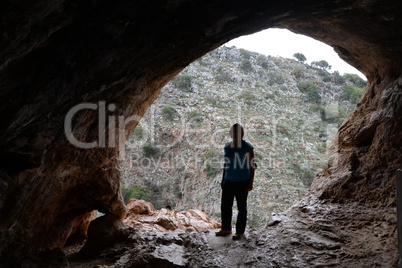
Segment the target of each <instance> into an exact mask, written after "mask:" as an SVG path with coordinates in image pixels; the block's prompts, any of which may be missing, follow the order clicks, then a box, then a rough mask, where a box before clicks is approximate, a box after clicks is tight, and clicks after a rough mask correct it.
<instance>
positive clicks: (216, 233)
mask: <svg viewBox="0 0 402 268" xmlns="http://www.w3.org/2000/svg"><path fill="white" fill-rule="evenodd" d="M230 234H232V231H226V230H220V231H217V232H215V235H216V236H228V235H230Z"/></svg>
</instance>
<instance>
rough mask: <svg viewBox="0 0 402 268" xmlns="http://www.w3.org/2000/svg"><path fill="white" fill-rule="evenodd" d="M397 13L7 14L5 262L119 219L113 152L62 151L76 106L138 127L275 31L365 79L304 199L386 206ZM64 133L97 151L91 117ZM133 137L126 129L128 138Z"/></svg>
mask: <svg viewBox="0 0 402 268" xmlns="http://www.w3.org/2000/svg"><path fill="white" fill-rule="evenodd" d="M401 7H402V3H400V2H398V1H388V2H387V4H386V5H385V4H384V2H383V1H379V0H373V1H365V0H364V1H363V0H355V1H346V0H344V1H342V0H341V1H312V0H310V1H295V0H284V1H280V2H278V1H257V0H250V1H246V2H243V1H190V0H188V1H162V2H158V4H155V3H154V2H151V1H145V0H144V1H135V2H134V1H119V2H118V3H116V2H110V1H91V2H83V1H53V2H49V1H35V2H28V1H19V2H6V1H4V2H2V3H1V4H0V13H1V17H2V21H1V22H0V23H1V24H0V25H1V27H0V29H1V31H2V39H1V41H0V87H1V93H0V94H1V100H2V105H1V106H0V122H1V124H0V130H1V131H0V138H1V139H0V159H1V161H0V167H1V168H0V174H1V175H0V197H1V198H0V229H1V237H2V240H3V242H4V243H2V244H1V246H0V252H1V253H2V257H4V256H22V255H23V254H25V253H24V252H30V251H35V250H40V249H44V248H52V247H61V246H63V244H64V243H65V241H66V240H67V238H68V237H69V236H70V235H71V233H72V232H74V231H76V230H77V228H78V227H77V225H79V224H80V223H82V222H85V220H83V219H82V217H83V215H89V214H90V212H91V211H92V210H94V209H97V210H100V211H102V212H105V213H108V214H113V215H115V216H116V217H117V218H122V217H124V215H125V208H124V205H123V203H122V201H121V196H120V191H119V175H120V174H119V170H118V149H117V147H108V146H105V147H102V146H101V147H97V148H92V149H81V148H77V147H76V146H74V145H72V144H71V143H70V142H68V141H67V139H66V135H65V125H64V124H65V118H66V114H68V112H69V111H70V110H71V108H72V107H75V106H76V105H78V104H80V103H95V104H99V102H100V101H104V102H105V104H110V103H113V104H114V105H116V107H117V108H116V111H115V113H116V114H118V115H121V116H124V117H126V118H127V117H130V116H133V115H136V116H138V117H141V116H142V115H143V114H144V112H145V111H146V109H147V107H148V106H149V105H150V104H151V103H152V102H153V101H154V100H155V98H157V96H158V94H159V91H160V89H161V88H162V87H163V86H164V85H165V84H166V83H167V82H168V81H169V80H170V79H171V78H172V77H174V75H176V74H177V73H178V72H180V71H181V70H182V69H183V68H184V67H185V66H187V65H188V64H190V63H191V62H192V61H194V60H196V59H197V58H199V57H201V56H202V55H204V54H205V53H207V52H209V51H211V50H213V49H215V48H217V47H219V46H220V45H222V44H224V43H225V42H227V41H229V40H231V39H233V38H235V37H238V36H240V35H244V34H250V33H253V32H256V31H259V30H262V29H266V28H270V27H279V28H287V29H290V30H292V31H294V32H296V33H301V34H306V35H308V36H311V37H313V38H315V39H317V40H320V41H323V42H325V43H327V44H328V45H330V46H332V47H334V49H335V50H336V51H337V52H338V53H339V55H340V56H341V57H342V58H343V59H345V60H346V61H347V62H349V63H350V64H352V65H353V66H355V67H356V68H358V69H359V70H360V71H362V72H363V73H364V74H365V75H366V76H367V77H368V87H367V89H366V91H365V94H364V96H363V98H362V100H361V103H360V104H359V105H358V107H357V110H356V111H355V112H354V113H353V114H352V115H351V116H350V117H349V118H348V120H347V121H346V122H345V123H344V125H343V126H342V128H341V129H340V131H339V132H338V135H337V139H336V140H335V141H334V145H333V150H332V153H333V155H332V157H333V158H336V159H337V161H336V164H333V163H332V162H331V163H332V165H329V166H327V167H326V168H325V169H324V171H323V173H322V174H321V175H320V176H319V177H318V178H317V179H316V181H315V184H314V185H313V189H314V191H313V193H314V194H317V195H319V196H320V197H321V198H330V197H331V198H334V196H335V197H336V196H343V197H344V198H350V197H353V196H354V197H357V198H360V199H362V200H365V198H366V197H367V196H368V195H370V194H369V193H370V189H372V188H373V187H374V188H373V189H375V187H376V185H377V186H378V185H379V186H381V187H382V188H381V189H382V190H381V191H380V194H378V195H377V196H374V197H373V198H374V199H375V198H378V199H381V200H384V199H386V200H387V202H388V203H392V202H393V200H394V196H393V194H392V190H391V189H392V178H393V176H394V173H393V170H394V169H395V168H396V167H397V165H398V163H400V160H401V159H400V158H401V157H400V156H399V151H398V150H397V149H395V148H400V147H402V144H401V143H402V141H401V139H400V138H398V137H399V136H398V135H399V133H400V130H401V105H400V104H399V103H401V102H400V97H398V96H400V94H399V92H400V91H401V84H402V82H401V79H400V73H401V67H402V64H401V60H402V57H401V56H402V55H401V54H402V36H401V35H400V28H401V26H402V17H401V16H400V12H399V11H400V10H401ZM272 41H273V42H274V41H275V40H272ZM398 94H399V95H398ZM73 124H74V127H73V132H74V135H75V136H76V137H77V139H79V140H81V141H87V142H92V141H95V140H99V138H100V137H99V135H98V132H99V121H98V111H95V110H93V111H91V110H88V111H86V112H83V113H80V114H79V115H77V116H76V117H75V118H74V120H73ZM135 125H136V121H131V122H129V123H128V124H127V125H126V128H125V135H123V136H126V135H128V134H129V133H130V132H131V131H132V130H133V129H134V127H135ZM109 130H110V129H108V130H107V131H109ZM116 139H117V138H116ZM118 142H121V140H116V143H118ZM375 159H377V160H375ZM365 163H368V164H365ZM373 168H374V169H376V170H377V171H378V172H377V173H375V172H374V173H373V172H371V171H372V170H373ZM339 174H341V175H339ZM356 174H357V175H356ZM373 174H374V175H373ZM384 174H386V176H384ZM385 177H386V179H384V178H385ZM357 182H360V185H359V187H357V186H356V183H357ZM362 185H363V188H364V187H366V188H367V191H361V190H359V189H361V187H362ZM366 188H365V189H366ZM358 192H360V194H356V193H358ZM80 217H81V218H80ZM78 218H79V220H78ZM78 229H79V228H78ZM44 233H46V234H47V236H46V237H44V236H43V234H44Z"/></svg>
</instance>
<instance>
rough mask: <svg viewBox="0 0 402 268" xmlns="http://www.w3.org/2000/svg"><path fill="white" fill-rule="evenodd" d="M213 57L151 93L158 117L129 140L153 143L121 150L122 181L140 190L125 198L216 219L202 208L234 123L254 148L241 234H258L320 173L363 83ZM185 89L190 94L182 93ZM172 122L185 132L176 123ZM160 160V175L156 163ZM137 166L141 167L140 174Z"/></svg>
mask: <svg viewBox="0 0 402 268" xmlns="http://www.w3.org/2000/svg"><path fill="white" fill-rule="evenodd" d="M222 49H225V51H224V53H221V52H219V51H218V52H211V53H210V54H207V55H206V56H205V57H203V58H202V59H200V60H197V61H196V62H195V63H194V64H193V65H191V66H189V67H188V68H186V69H185V70H184V71H183V72H182V73H181V74H180V75H178V76H177V77H176V78H175V79H173V81H172V82H171V85H170V86H169V88H168V89H169V90H162V91H161V97H160V98H159V99H158V101H155V103H154V104H153V105H155V106H156V109H150V111H151V112H152V111H158V113H159V114H158V116H157V119H156V120H155V117H153V116H154V115H155V114H154V113H153V114H152V113H147V114H146V116H145V117H144V118H143V119H146V120H147V121H146V122H145V123H144V124H142V126H144V129H142V128H141V127H140V125H139V126H137V128H136V129H135V131H134V132H133V133H132V134H131V137H130V138H132V139H140V138H141V139H142V140H146V138H147V134H153V135H154V136H153V138H154V139H153V143H151V142H149V141H148V142H147V143H146V144H143V145H140V146H138V148H133V146H137V145H138V144H139V143H138V142H130V143H128V144H127V146H126V149H127V150H133V151H131V152H127V155H130V153H131V155H132V156H134V155H135V158H132V159H131V160H132V163H129V164H130V165H131V166H129V168H131V169H130V170H125V171H123V172H122V174H123V176H124V181H125V182H127V183H131V184H133V185H136V186H138V187H141V188H143V189H145V191H142V190H141V189H136V191H134V194H132V195H134V196H136V197H139V196H142V197H143V198H148V200H149V201H150V202H151V203H152V204H153V205H154V206H155V207H156V208H161V207H165V206H167V205H169V206H171V207H172V208H176V209H179V210H182V209H183V210H185V209H189V208H197V207H202V209H204V211H205V212H206V213H207V214H209V215H214V213H215V214H216V215H215V216H217V217H218V216H219V211H218V210H219V209H218V210H216V208H215V207H214V206H213V205H212V204H216V203H217V202H219V198H220V189H219V184H218V183H215V179H218V177H220V176H221V174H222V164H223V157H222V147H223V144H224V142H225V141H226V140H227V139H228V138H229V135H228V133H227V132H228V129H229V127H230V126H231V125H232V124H233V123H234V122H240V123H242V124H243V125H244V126H245V130H246V137H245V138H246V140H248V141H250V142H251V143H252V144H253V145H254V146H255V148H256V150H255V157H256V162H258V170H257V172H256V184H255V189H254V190H253V195H251V196H250V202H252V204H253V206H250V214H249V225H250V226H255V227H260V226H261V225H262V224H264V223H265V222H266V220H267V217H268V216H267V215H269V214H270V213H271V212H280V211H284V210H285V209H286V208H288V207H289V206H290V205H291V204H292V203H293V202H294V200H296V199H298V198H299V197H300V196H302V195H303V194H304V193H305V191H306V190H307V189H308V187H309V186H310V184H311V182H312V180H313V178H314V177H315V174H317V173H318V172H320V171H321V170H322V167H323V165H324V162H325V159H326V150H327V145H329V144H330V142H331V140H332V139H333V137H334V135H335V133H336V130H337V127H339V125H340V124H342V122H343V121H344V120H345V118H346V117H347V115H348V114H349V113H350V112H351V111H352V110H353V109H354V107H355V104H356V103H357V101H358V100H359V98H360V96H361V93H362V91H363V89H362V88H363V87H364V86H365V83H366V82H365V81H364V80H363V79H361V78H360V77H358V76H357V75H350V74H345V75H340V74H339V72H337V71H335V72H333V73H331V72H330V71H329V70H330V65H329V63H328V62H321V61H319V62H315V63H314V64H313V67H314V68H312V67H311V66H309V65H307V64H303V63H297V62H296V60H294V59H284V58H274V57H267V56H264V55H258V54H257V53H252V52H249V51H246V50H241V51H240V52H238V51H237V50H235V48H222ZM222 55H224V57H222ZM301 60H303V59H301ZM172 88H174V89H180V90H171V89H172ZM191 89H197V93H186V94H183V92H190V90H191ZM175 105H177V106H175ZM155 106H154V107H155ZM179 109H180V110H179ZM159 115H160V116H161V117H163V120H159V118H158V117H159ZM181 115H183V116H185V119H186V121H185V122H186V124H187V125H185V126H184V127H186V129H185V131H181V130H182V129H180V128H181V127H182V126H181V125H180V122H181V121H178V120H177V119H180V116H181ZM145 126H146V127H148V126H150V127H153V129H151V128H149V129H148V128H147V129H145ZM187 127H188V128H187ZM187 129H189V130H194V131H188V133H187ZM148 130H149V132H150V133H148V132H147V131H148ZM151 130H152V133H151ZM174 141H179V142H174ZM171 144H172V146H171V147H169V148H166V147H165V146H167V145H171ZM159 145H163V146H159ZM194 145H196V146H194ZM198 145H202V146H199V147H197V146H198ZM158 148H164V150H163V151H162V149H158ZM165 148H166V149H165ZM141 151H142V153H141ZM138 152H140V155H138ZM145 157H149V159H146V158H145ZM176 157H177V160H176ZM127 158H129V157H127ZM160 159H162V161H164V160H163V159H165V160H166V163H168V164H169V165H170V166H169V167H166V165H165V166H164V165H163V164H157V163H158V161H160ZM257 160H258V161H257ZM138 161H144V165H142V166H146V163H145V161H149V162H150V163H151V164H150V165H149V166H148V169H147V168H145V169H144V170H140V169H139V168H138V167H139V164H138V163H139V162H138ZM133 165H135V167H134V168H132V166H133ZM215 186H216V187H215ZM124 191H126V192H128V191H127V190H124ZM126 195H127V194H126ZM261 212H263V213H261Z"/></svg>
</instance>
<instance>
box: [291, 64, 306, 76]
mask: <svg viewBox="0 0 402 268" xmlns="http://www.w3.org/2000/svg"><path fill="white" fill-rule="evenodd" d="M303 72H304V71H303V68H301V67H296V68H294V69H293V71H292V74H293V75H294V76H295V77H296V78H303V77H304V73H303Z"/></svg>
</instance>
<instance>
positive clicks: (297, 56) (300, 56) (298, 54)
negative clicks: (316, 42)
mask: <svg viewBox="0 0 402 268" xmlns="http://www.w3.org/2000/svg"><path fill="white" fill-rule="evenodd" d="M293 57H294V58H296V59H297V60H298V61H299V62H301V63H304V62H305V61H306V60H307V58H306V56H304V55H303V54H302V53H295V54H293Z"/></svg>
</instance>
